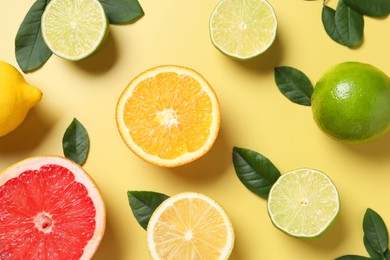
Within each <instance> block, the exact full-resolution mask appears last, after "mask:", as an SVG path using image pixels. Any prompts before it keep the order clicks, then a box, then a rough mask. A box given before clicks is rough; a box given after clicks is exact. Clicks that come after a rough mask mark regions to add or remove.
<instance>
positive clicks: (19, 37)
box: [15, 0, 52, 72]
mask: <svg viewBox="0 0 390 260" xmlns="http://www.w3.org/2000/svg"><path fill="white" fill-rule="evenodd" d="M48 2H49V0H37V1H36V2H35V3H34V4H33V5H32V6H31V8H30V10H29V11H28V13H27V14H26V16H25V17H24V20H23V22H22V24H21V25H20V27H19V30H18V32H17V33H16V37H15V55H16V60H17V62H18V64H19V67H20V68H21V69H22V71H23V72H29V71H32V70H34V69H37V68H39V67H41V66H42V65H43V64H45V62H46V61H47V60H48V59H49V58H50V56H51V55H52V52H51V50H50V49H49V48H48V47H47V45H46V43H45V41H44V40H43V37H42V32H41V17H42V14H43V11H44V10H45V7H46V5H47V3H48Z"/></svg>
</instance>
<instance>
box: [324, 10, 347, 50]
mask: <svg viewBox="0 0 390 260" xmlns="http://www.w3.org/2000/svg"><path fill="white" fill-rule="evenodd" d="M335 15H336V11H335V10H333V9H332V8H330V7H329V6H326V5H324V6H323V7H322V24H323V26H324V28H325V31H326V33H327V34H328V36H329V37H330V38H331V39H332V40H334V41H335V42H337V43H339V44H341V45H345V43H344V42H343V40H342V39H341V36H340V34H339V32H338V31H337V28H336V21H335Z"/></svg>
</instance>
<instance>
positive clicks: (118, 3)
mask: <svg viewBox="0 0 390 260" xmlns="http://www.w3.org/2000/svg"><path fill="white" fill-rule="evenodd" d="M99 1H100V3H101V4H102V5H103V8H104V11H105V12H106V15H107V17H108V20H109V22H110V23H111V24H123V23H131V22H134V21H135V20H137V19H139V18H140V17H142V16H143V15H144V11H143V9H142V7H141V5H140V4H139V2H138V1H137V0H99Z"/></svg>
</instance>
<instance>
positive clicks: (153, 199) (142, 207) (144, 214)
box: [127, 191, 169, 230]
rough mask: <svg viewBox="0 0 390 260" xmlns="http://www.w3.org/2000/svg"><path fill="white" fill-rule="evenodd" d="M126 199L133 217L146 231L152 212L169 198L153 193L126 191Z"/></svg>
mask: <svg viewBox="0 0 390 260" xmlns="http://www.w3.org/2000/svg"><path fill="white" fill-rule="evenodd" d="M127 198H128V200H129V205H130V208H131V210H132V212H133V215H134V217H135V218H136V220H137V221H138V223H139V224H140V225H141V227H143V228H144V229H145V230H146V228H147V226H148V223H149V220H150V217H151V216H152V215H153V212H154V211H155V210H156V208H157V207H158V206H159V205H160V204H161V203H162V202H163V201H164V200H166V199H168V198H169V196H167V195H165V194H162V193H158V192H154V191H128V192H127Z"/></svg>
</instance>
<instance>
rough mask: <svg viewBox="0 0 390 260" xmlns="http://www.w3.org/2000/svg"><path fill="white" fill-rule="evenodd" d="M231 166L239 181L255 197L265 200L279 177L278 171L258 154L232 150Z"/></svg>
mask: <svg viewBox="0 0 390 260" xmlns="http://www.w3.org/2000/svg"><path fill="white" fill-rule="evenodd" d="M233 165H234V169H235V171H236V174H237V177H238V178H239V179H240V181H241V182H242V183H243V184H244V185H245V186H246V187H247V188H248V189H249V190H250V191H252V192H253V193H255V194H256V195H258V196H260V197H262V198H264V199H267V198H268V194H269V192H270V189H271V187H272V185H273V184H274V183H275V182H276V180H277V179H278V178H279V177H280V172H279V170H278V169H277V168H276V167H275V166H274V165H273V164H272V162H271V161H270V160H268V159H267V158H266V157H264V156H263V155H261V154H260V153H258V152H255V151H252V150H249V149H245V148H238V147H234V148H233Z"/></svg>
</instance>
